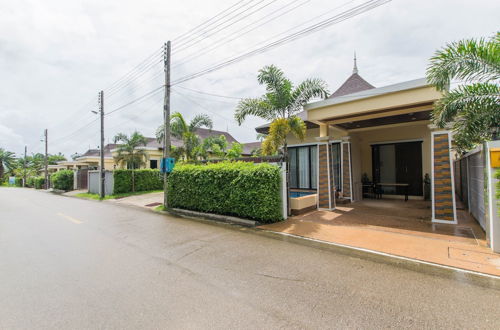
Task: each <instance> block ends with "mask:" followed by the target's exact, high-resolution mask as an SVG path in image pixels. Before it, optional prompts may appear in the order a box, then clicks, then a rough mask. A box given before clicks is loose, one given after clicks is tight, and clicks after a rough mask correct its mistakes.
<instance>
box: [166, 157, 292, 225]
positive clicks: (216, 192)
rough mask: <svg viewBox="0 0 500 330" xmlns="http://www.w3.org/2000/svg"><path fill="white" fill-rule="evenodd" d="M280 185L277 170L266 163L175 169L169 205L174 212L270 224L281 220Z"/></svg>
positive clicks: (192, 166)
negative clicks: (186, 211) (196, 213)
mask: <svg viewBox="0 0 500 330" xmlns="http://www.w3.org/2000/svg"><path fill="white" fill-rule="evenodd" d="M280 182H281V171H280V168H279V167H277V166H273V165H270V164H267V163H262V164H254V163H245V162H221V163H216V164H208V165H191V164H185V165H176V167H175V168H174V171H173V172H172V173H171V174H170V175H169V177H168V191H167V192H168V201H169V206H170V207H174V208H181V209H187V210H193V211H201V212H208V213H215V214H223V215H234V216H238V217H243V218H249V219H254V220H258V221H261V222H265V223H271V222H276V221H280V220H282V219H283V216H282V201H281V196H280V195H281V194H280Z"/></svg>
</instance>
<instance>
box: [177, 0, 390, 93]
mask: <svg viewBox="0 0 500 330" xmlns="http://www.w3.org/2000/svg"><path fill="white" fill-rule="evenodd" d="M390 1H391V0H370V1H367V2H365V3H363V4H362V5H359V6H356V7H354V8H351V9H349V10H347V11H345V12H343V13H341V14H338V15H335V16H333V17H330V18H328V19H326V20H324V21H321V22H319V23H317V24H314V25H312V26H309V27H307V28H305V29H302V30H300V31H298V32H296V33H293V34H291V35H288V36H286V37H284V38H281V39H279V40H277V41H274V42H272V43H270V44H267V45H266V46H263V47H260V48H258V49H255V50H253V51H250V52H247V53H244V54H241V55H239V56H236V57H233V58H231V59H228V60H226V61H224V62H221V63H219V64H216V65H213V66H211V67H208V68H206V69H204V70H201V71H198V72H196V73H193V74H190V75H187V76H184V77H181V78H179V79H178V80H175V81H174V82H172V84H171V85H172V86H174V85H177V84H180V83H182V82H185V81H188V80H192V79H195V78H198V77H200V76H203V75H206V74H208V73H211V72H213V71H216V70H220V69H222V68H224V67H226V66H228V65H231V64H234V63H236V62H240V61H242V60H244V59H246V58H248V57H251V56H254V55H258V54H261V53H264V52H266V51H268V50H270V49H273V48H275V47H277V46H280V45H282V44H285V43H288V42H291V41H294V40H296V39H299V38H302V37H304V36H306V35H308V34H311V33H314V32H316V31H319V30H321V29H324V28H326V27H328V26H331V25H334V24H337V23H340V22H342V21H344V20H347V19H349V18H352V17H355V16H357V15H360V14H362V13H364V12H367V11H369V10H372V9H374V8H376V7H379V6H381V5H383V4H385V3H387V2H390Z"/></svg>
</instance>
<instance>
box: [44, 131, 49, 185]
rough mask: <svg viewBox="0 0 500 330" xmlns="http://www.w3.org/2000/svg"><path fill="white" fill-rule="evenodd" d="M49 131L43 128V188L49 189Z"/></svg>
mask: <svg viewBox="0 0 500 330" xmlns="http://www.w3.org/2000/svg"><path fill="white" fill-rule="evenodd" d="M48 137H49V132H48V130H47V129H45V189H49V151H48V146H49V144H48V141H47V139H48Z"/></svg>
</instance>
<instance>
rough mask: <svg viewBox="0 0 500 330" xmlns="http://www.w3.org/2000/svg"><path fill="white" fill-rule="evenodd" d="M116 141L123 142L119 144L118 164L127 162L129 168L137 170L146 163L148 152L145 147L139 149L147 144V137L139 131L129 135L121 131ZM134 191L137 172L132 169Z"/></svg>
mask: <svg viewBox="0 0 500 330" xmlns="http://www.w3.org/2000/svg"><path fill="white" fill-rule="evenodd" d="M114 142H115V143H118V142H121V144H119V145H118V146H117V148H116V149H117V152H118V154H117V155H116V157H115V162H116V163H117V164H120V163H121V164H122V166H123V164H124V163H126V164H127V168H129V169H132V170H135V169H138V168H140V167H141V165H144V164H145V162H146V159H147V154H146V152H145V151H144V150H143V149H138V148H139V147H141V146H145V145H146V144H147V140H146V138H145V137H144V136H143V135H142V134H140V133H139V132H137V131H136V132H134V133H132V134H131V135H130V137H129V136H127V135H126V134H123V133H119V134H117V135H116V136H115V137H114ZM132 191H135V173H134V171H132Z"/></svg>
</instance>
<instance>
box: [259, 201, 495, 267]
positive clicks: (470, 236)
mask: <svg viewBox="0 0 500 330" xmlns="http://www.w3.org/2000/svg"><path fill="white" fill-rule="evenodd" d="M458 215H459V216H458V224H456V225H452V224H441V223H432V222H431V221H430V219H431V204H430V202H426V201H414V200H410V201H408V202H404V201H402V200H363V201H361V202H356V203H352V204H347V205H345V206H343V205H337V209H336V210H334V211H314V212H310V213H306V214H303V215H300V216H295V217H292V218H289V219H288V220H286V221H283V222H280V223H275V224H270V225H264V226H261V228H262V229H267V230H271V231H276V232H284V233H288V234H293V235H297V236H302V237H307V238H313V239H318V240H322V241H327V242H331V243H336V244H342V245H347V246H352V247H357V248H363V249H369V250H374V251H378V252H383V253H388V254H392V255H397V256H402V257H408V258H412V259H418V260H422V261H427V262H432V263H437V264H442V265H447V266H452V267H457V268H463V269H468V270H473V271H477V272H483V273H488V274H494V275H497V276H500V255H499V254H496V253H492V252H491V250H490V249H489V248H488V247H487V244H486V239H485V233H484V231H483V230H482V229H481V227H480V226H479V225H478V223H477V222H476V221H475V220H474V219H473V218H472V217H471V216H470V215H469V214H468V213H467V212H465V211H463V210H459V211H458Z"/></svg>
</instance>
